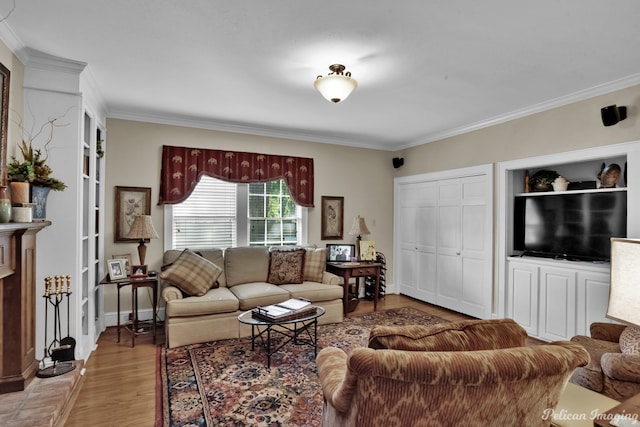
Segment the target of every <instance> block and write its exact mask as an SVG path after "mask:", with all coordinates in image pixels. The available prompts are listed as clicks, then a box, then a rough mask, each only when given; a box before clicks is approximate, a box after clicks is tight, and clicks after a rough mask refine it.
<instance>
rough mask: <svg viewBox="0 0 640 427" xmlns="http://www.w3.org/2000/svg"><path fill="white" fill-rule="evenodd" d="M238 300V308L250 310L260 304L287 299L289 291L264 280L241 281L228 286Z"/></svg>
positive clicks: (274, 302)
mask: <svg viewBox="0 0 640 427" xmlns="http://www.w3.org/2000/svg"><path fill="white" fill-rule="evenodd" d="M229 289H230V290H231V292H232V293H233V294H234V295H235V296H236V298H238V300H239V301H240V310H243V311H245V310H251V309H252V308H256V307H258V306H261V305H270V304H277V303H279V302H283V301H286V300H288V299H289V292H287V291H286V290H285V289H281V288H280V286H276V285H272V284H270V283H266V282H258V283H243V284H242V285H235V286H233V287H231V288H229Z"/></svg>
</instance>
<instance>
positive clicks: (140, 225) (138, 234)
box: [127, 215, 158, 265]
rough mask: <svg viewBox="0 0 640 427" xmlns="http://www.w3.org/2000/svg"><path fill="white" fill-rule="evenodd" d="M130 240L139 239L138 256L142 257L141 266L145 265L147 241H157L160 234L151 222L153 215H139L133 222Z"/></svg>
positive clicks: (128, 235) (129, 235)
mask: <svg viewBox="0 0 640 427" xmlns="http://www.w3.org/2000/svg"><path fill="white" fill-rule="evenodd" d="M127 237H128V238H129V239H138V240H140V244H139V245H138V256H139V257H140V264H142V265H144V259H145V257H146V255H147V247H146V246H145V245H144V241H145V239H157V238H158V233H156V229H155V228H154V227H153V222H151V215H138V216H137V217H135V219H134V220H133V224H132V225H131V229H130V230H129V234H127Z"/></svg>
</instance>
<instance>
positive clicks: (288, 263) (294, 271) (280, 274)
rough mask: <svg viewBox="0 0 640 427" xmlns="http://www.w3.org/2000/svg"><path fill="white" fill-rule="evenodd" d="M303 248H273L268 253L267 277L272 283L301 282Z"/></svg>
mask: <svg viewBox="0 0 640 427" xmlns="http://www.w3.org/2000/svg"><path fill="white" fill-rule="evenodd" d="M305 253H306V251H305V250H304V249H273V250H271V251H270V253H269V278H268V279H267V282H269V283H272V284H274V285H284V284H286V283H302V281H303V277H304V275H303V272H304V258H305Z"/></svg>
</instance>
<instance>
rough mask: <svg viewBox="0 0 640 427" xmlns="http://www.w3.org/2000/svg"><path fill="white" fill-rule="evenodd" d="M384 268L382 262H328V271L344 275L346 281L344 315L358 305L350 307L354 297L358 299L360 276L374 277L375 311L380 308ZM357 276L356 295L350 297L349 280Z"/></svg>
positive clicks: (344, 287)
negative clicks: (381, 273) (381, 275)
mask: <svg viewBox="0 0 640 427" xmlns="http://www.w3.org/2000/svg"><path fill="white" fill-rule="evenodd" d="M381 270H382V264H379V263H375V262H328V263H327V271H328V272H329V273H333V274H335V275H337V276H340V277H342V279H343V281H344V285H343V292H344V293H343V296H342V309H343V311H344V315H345V316H346V315H347V313H349V312H351V311H353V310H354V309H355V307H356V305H357V303H356V304H355V305H354V306H353V307H350V302H351V300H352V299H354V300H355V301H358V294H357V292H358V288H359V286H358V284H359V283H358V280H359V278H360V277H368V276H371V277H374V278H375V284H374V292H373V311H376V310H377V308H378V296H379V294H380V272H381ZM352 277H355V279H356V292H355V296H354V297H350V292H349V280H350V279H351V278H352Z"/></svg>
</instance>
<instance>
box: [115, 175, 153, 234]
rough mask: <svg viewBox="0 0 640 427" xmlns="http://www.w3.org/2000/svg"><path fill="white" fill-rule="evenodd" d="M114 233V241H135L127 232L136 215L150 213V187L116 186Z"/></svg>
mask: <svg viewBox="0 0 640 427" xmlns="http://www.w3.org/2000/svg"><path fill="white" fill-rule="evenodd" d="M114 206H115V210H116V211H115V216H114V218H115V234H114V240H115V241H116V242H128V243H131V242H137V241H138V240H137V239H128V238H127V234H129V230H130V229H131V226H132V225H133V220H134V219H135V217H136V216H138V215H151V187H119V186H117V187H116V200H115V204H114Z"/></svg>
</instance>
